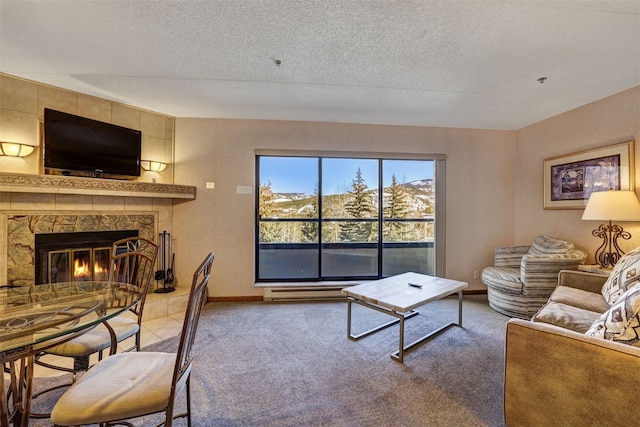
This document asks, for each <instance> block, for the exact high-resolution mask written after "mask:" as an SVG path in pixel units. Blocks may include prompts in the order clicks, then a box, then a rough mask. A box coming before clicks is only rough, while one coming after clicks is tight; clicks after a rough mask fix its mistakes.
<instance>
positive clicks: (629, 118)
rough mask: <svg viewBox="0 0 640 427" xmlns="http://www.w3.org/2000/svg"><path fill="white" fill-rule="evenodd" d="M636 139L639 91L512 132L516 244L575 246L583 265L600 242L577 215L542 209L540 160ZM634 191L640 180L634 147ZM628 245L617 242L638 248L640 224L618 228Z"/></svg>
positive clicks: (639, 120)
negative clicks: (540, 239) (535, 241)
mask: <svg viewBox="0 0 640 427" xmlns="http://www.w3.org/2000/svg"><path fill="white" fill-rule="evenodd" d="M638 135H640V86H639V87H635V88H632V89H629V90H627V91H624V92H621V93H619V94H616V95H613V96H610V97H608V98H605V99H602V100H600V101H597V102H594V103H591V104H588V105H585V106H582V107H580V108H577V109H575V110H572V111H569V112H567V113H564V114H560V115H558V116H555V117H552V118H550V119H547V120H544V121H542V122H539V123H536V124H533V125H531V126H528V127H525V128H522V129H520V130H518V131H517V132H516V137H517V150H516V165H517V167H516V189H517V191H516V211H515V221H516V223H515V243H518V244H526V243H527V242H530V241H531V239H532V238H533V237H534V236H535V235H537V234H540V233H546V234H549V235H552V236H556V237H558V238H563V239H568V240H571V241H574V242H575V243H576V246H578V247H579V248H581V249H583V250H585V251H587V253H588V254H589V258H588V259H587V262H593V254H594V252H595V250H596V249H597V247H598V246H599V244H600V242H601V240H600V239H598V238H596V237H593V236H592V235H591V231H592V230H593V229H595V228H597V227H598V225H599V223H598V222H595V221H582V220H581V219H580V218H581V216H582V209H580V210H545V209H543V161H544V159H545V158H548V157H554V156H558V155H563V154H568V153H573V152H577V151H583V150H589V149H592V148H596V147H600V146H604V145H609V144H613V143H617V142H623V141H629V140H636V139H637V136H638ZM635 151H636V156H635V157H636V160H635V169H636V174H635V175H636V180H635V181H636V189H639V188H640V185H638V183H639V181H638V179H640V170H639V169H638V167H639V163H638V160H637V159H638V155H639V153H640V146H638V141H636V150H635ZM621 225H622V226H623V227H624V228H625V230H628V231H629V232H631V234H632V235H633V236H632V239H631V240H628V241H625V240H621V243H622V244H621V246H622V249H623V250H625V251H628V250H630V249H633V248H635V247H637V246H639V245H640V223H633V222H627V223H621Z"/></svg>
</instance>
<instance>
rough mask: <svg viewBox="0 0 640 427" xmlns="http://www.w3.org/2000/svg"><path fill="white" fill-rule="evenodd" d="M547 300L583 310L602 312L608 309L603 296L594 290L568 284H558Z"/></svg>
mask: <svg viewBox="0 0 640 427" xmlns="http://www.w3.org/2000/svg"><path fill="white" fill-rule="evenodd" d="M549 301H553V302H558V303H561V304H566V305H571V306H573V307H578V308H581V309H583V310H589V311H594V312H596V313H604V312H605V311H607V310H609V304H607V301H605V299H604V297H603V296H602V295H600V294H599V293H596V292H589V291H585V290H582V289H577V288H572V287H570V286H558V287H557V288H555V289H554V291H553V293H552V294H551V296H550V297H549Z"/></svg>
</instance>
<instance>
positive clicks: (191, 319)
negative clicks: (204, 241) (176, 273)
mask: <svg viewBox="0 0 640 427" xmlns="http://www.w3.org/2000/svg"><path fill="white" fill-rule="evenodd" d="M213 259H214V254H213V253H210V254H209V255H207V256H206V258H205V259H204V260H203V261H202V263H201V264H200V266H199V267H198V268H197V270H196V271H195V273H194V275H193V281H192V284H191V292H190V294H189V301H188V303H187V310H186V313H185V318H184V323H183V325H182V332H181V334H180V342H179V344H178V352H177V353H162V352H145V351H138V352H128V353H118V354H115V355H113V356H109V357H107V358H105V359H104V360H102V361H100V362H98V363H97V364H95V365H94V366H93V367H92V368H91V369H90V370H89V371H87V373H86V374H84V375H82V376H81V377H80V378H79V379H78V380H77V381H76V382H75V383H74V384H73V385H72V386H71V387H70V388H69V389H68V390H67V391H66V392H65V393H64V394H63V395H62V396H61V397H60V399H59V400H58V402H57V403H56V405H55V406H54V408H53V411H52V412H51V421H52V422H53V423H54V425H55V426H79V425H87V424H100V425H110V424H120V425H129V426H131V425H132V424H131V423H129V422H126V421H125V420H128V419H131V418H137V417H141V416H145V415H150V414H155V413H164V417H165V421H164V423H163V424H164V425H166V426H167V427H171V426H172V425H173V420H174V419H175V418H180V417H185V416H186V417H187V423H188V425H189V426H191V390H190V377H191V368H192V358H193V344H194V340H195V336H196V331H197V327H198V320H199V318H200V313H201V310H202V306H203V305H204V304H205V302H206V298H207V284H208V282H209V276H210V274H211V273H210V272H211V265H212V264H213ZM185 389H186V413H183V414H177V415H176V414H175V413H174V412H175V409H176V408H175V404H176V397H177V396H178V395H179V394H180V393H182V392H183V391H185Z"/></svg>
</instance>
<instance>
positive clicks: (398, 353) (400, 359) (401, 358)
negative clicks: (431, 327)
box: [391, 290, 462, 363]
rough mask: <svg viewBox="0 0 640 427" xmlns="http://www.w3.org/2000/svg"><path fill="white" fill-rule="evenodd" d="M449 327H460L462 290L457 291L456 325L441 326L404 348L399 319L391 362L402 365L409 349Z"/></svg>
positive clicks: (402, 320) (402, 328) (402, 325)
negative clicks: (397, 338) (395, 348)
mask: <svg viewBox="0 0 640 427" xmlns="http://www.w3.org/2000/svg"><path fill="white" fill-rule="evenodd" d="M450 326H459V327H462V290H460V291H458V323H454V322H449V323H447V324H445V325H443V326H441V327H440V328H438V329H436V330H435V331H433V332H430V333H429V334H427V335H425V336H423V337H422V338H419V339H417V340H416V341H414V342H412V343H411V344H409V345H407V346H405V345H404V319H403V318H402V317H400V334H399V336H400V339H399V347H400V348H399V349H398V351H396V352H395V353H392V354H391V358H392V359H393V360H396V361H398V362H400V363H402V362H403V361H404V353H405V352H408V351H410V350H411V349H413V348H414V347H417V346H418V345H420V344H422V343H423V342H425V341H427V340H428V339H429V338H431V337H433V336H434V335H437V334H439V333H440V332H442V331H444V330H445V329H448V328H449V327H450Z"/></svg>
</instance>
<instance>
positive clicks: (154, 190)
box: [0, 173, 196, 199]
mask: <svg viewBox="0 0 640 427" xmlns="http://www.w3.org/2000/svg"><path fill="white" fill-rule="evenodd" d="M0 192H8V193H48V194H51V193H53V194H90V195H97V196H100V195H103V196H125V197H157V198H170V199H195V198H196V187H193V186H189V185H175V184H156V183H151V182H136V181H120V180H114V179H100V178H82V177H73V176H62V175H31V174H19V173H0Z"/></svg>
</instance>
